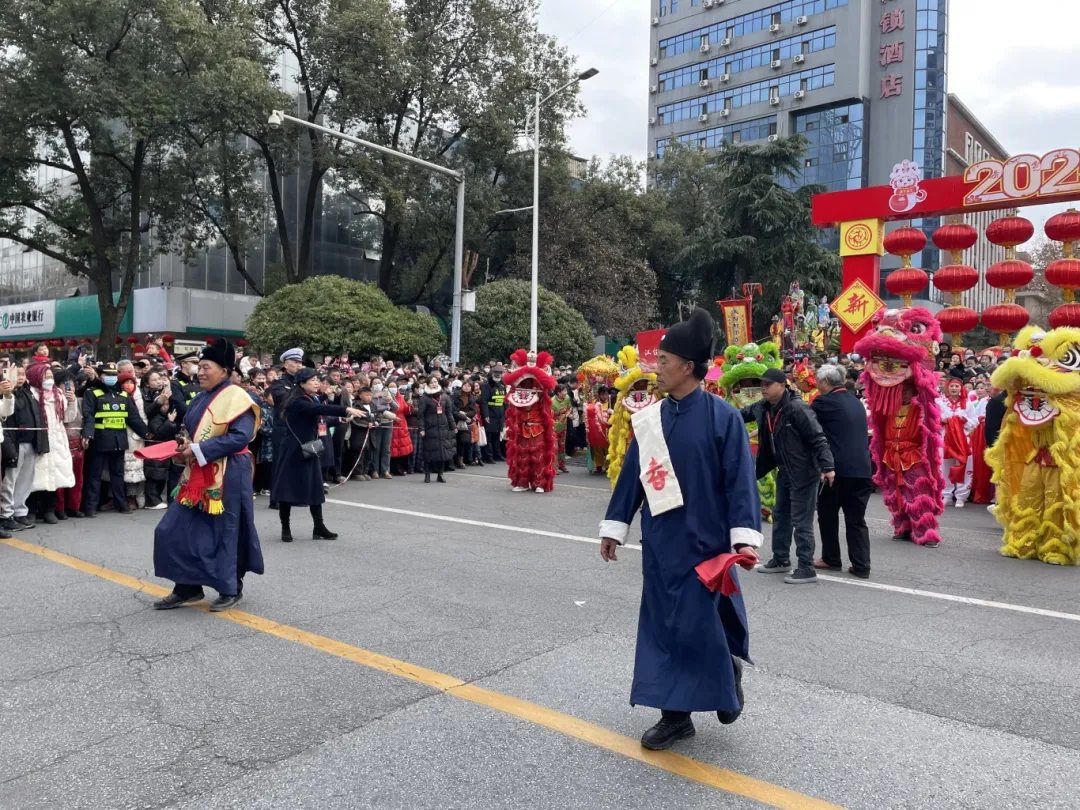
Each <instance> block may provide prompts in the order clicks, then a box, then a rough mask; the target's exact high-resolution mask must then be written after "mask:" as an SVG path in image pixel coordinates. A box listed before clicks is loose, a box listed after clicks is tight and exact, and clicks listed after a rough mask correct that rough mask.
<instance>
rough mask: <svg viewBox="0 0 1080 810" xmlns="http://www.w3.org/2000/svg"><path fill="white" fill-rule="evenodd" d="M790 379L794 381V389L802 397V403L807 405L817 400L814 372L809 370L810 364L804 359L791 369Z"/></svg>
mask: <svg viewBox="0 0 1080 810" xmlns="http://www.w3.org/2000/svg"><path fill="white" fill-rule="evenodd" d="M791 371H792V378H793V379H794V380H795V387H796V388H798V389H799V395H800V396H802V398H803V402H805V403H806V404H807V405H809V404H810V403H811V402H813V401H814V400H815V399H817V395H818V393H819V392H818V390H817V378H816V377H815V376H814V370H813V369H812V368H810V363H809V362H807V360H806V358H803V359H802V360H800V361H799V362H797V363H796V364H795V366H794V367H793V368H792V370H791Z"/></svg>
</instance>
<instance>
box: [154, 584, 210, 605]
mask: <svg viewBox="0 0 1080 810" xmlns="http://www.w3.org/2000/svg"><path fill="white" fill-rule="evenodd" d="M203 598H204V594H203V589H202V588H199V590H198V591H195V592H193V593H190V594H187V595H186V596H185V595H183V594H179V593H177V592H176V591H173V592H172V593H170V594H169V595H168V596H166V597H164V598H162V599H158V600H157V601H156V602H154V610H173V609H174V608H178V607H180V606H181V605H186V604H188V603H189V602H200V601H202V599H203Z"/></svg>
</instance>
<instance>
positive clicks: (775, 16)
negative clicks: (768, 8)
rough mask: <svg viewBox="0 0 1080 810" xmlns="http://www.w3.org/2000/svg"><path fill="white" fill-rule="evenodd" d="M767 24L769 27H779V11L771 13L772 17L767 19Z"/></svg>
mask: <svg viewBox="0 0 1080 810" xmlns="http://www.w3.org/2000/svg"><path fill="white" fill-rule="evenodd" d="M769 24H770V25H779V24H780V12H779V11H774V12H773V13H772V16H771V17H769Z"/></svg>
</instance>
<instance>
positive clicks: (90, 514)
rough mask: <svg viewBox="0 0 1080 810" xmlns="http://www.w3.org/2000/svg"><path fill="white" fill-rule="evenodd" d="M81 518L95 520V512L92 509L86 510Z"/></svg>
mask: <svg viewBox="0 0 1080 810" xmlns="http://www.w3.org/2000/svg"><path fill="white" fill-rule="evenodd" d="M83 517H88V518H96V517H97V512H95V511H94V510H93V509H87V510H86V512H85V513H84V514H83Z"/></svg>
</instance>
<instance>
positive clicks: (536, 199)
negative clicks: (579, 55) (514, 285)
mask: <svg viewBox="0 0 1080 810" xmlns="http://www.w3.org/2000/svg"><path fill="white" fill-rule="evenodd" d="M599 72H600V71H599V70H597V69H596V68H589V69H588V70H586V71H585V72H583V73H580V74H578V75H577V76H575V77H574V78H573V79H571V80H570V81H568V82H567V83H566V84H564V85H563V86H562V87H560V88H558V89H557V90H553V91H552V92H550V93H548V94H547V95H546V96H544V97H543V98H541V97H540V91H537V92H536V106H535V107H534V108H533V204H532V215H533V221H532V285H531V293H532V297H531V300H530V307H529V349H530V350H532V351H534V352H535V351H536V330H537V306H538V301H539V295H540V107H541V106H542V105H544V104H545V103H547V102H548V101H550V100H551V99H553V98H554V97H555V96H557V95H558V94H559V93H561V92H562V91H563V90H566V89H567V88H568V87H572V86H573V85H575V84H578V83H579V82H583V81H586V80H588V79H591V78H592V77H593V76H595V75H596V74H597V73H599ZM526 129H528V127H526ZM521 210H524V209H521Z"/></svg>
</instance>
